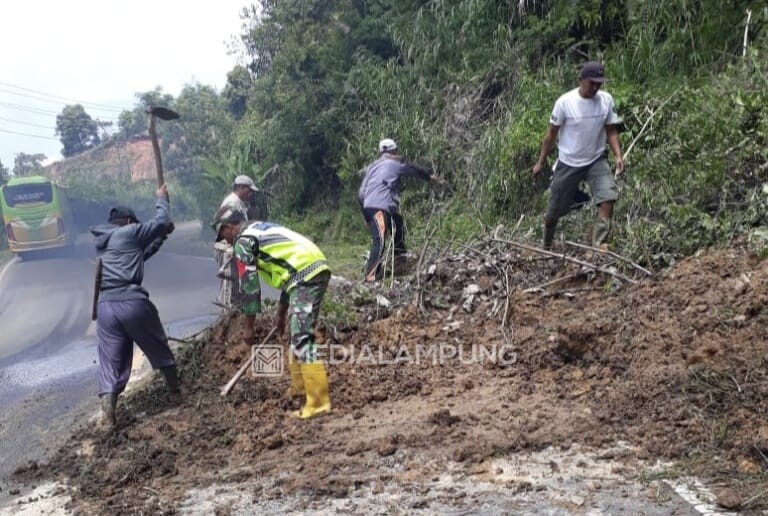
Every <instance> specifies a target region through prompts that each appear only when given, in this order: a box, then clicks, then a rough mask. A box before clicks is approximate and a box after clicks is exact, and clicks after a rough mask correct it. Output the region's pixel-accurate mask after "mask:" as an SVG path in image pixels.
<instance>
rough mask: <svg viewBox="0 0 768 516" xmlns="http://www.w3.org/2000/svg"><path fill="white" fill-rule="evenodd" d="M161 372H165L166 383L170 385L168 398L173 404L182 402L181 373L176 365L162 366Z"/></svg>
mask: <svg viewBox="0 0 768 516" xmlns="http://www.w3.org/2000/svg"><path fill="white" fill-rule="evenodd" d="M160 372H161V373H163V377H164V378H165V384H166V385H167V386H168V399H169V400H170V402H171V404H172V405H174V406H176V405H180V404H181V388H180V387H179V373H178V371H177V369H176V366H175V365H172V366H168V367H162V368H160Z"/></svg>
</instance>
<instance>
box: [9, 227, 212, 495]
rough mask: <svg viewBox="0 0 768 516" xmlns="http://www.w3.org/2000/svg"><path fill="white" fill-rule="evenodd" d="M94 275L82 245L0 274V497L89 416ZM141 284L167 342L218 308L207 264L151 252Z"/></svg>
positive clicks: (92, 407)
mask: <svg viewBox="0 0 768 516" xmlns="http://www.w3.org/2000/svg"><path fill="white" fill-rule="evenodd" d="M192 230H194V229H192ZM177 231H178V230H177ZM94 270H95V252H94V251H93V248H92V247H91V246H90V245H88V244H85V243H84V244H82V245H79V246H78V247H76V248H75V250H74V251H73V252H72V253H70V254H69V255H68V256H58V257H47V258H37V259H32V260H18V259H14V260H12V261H11V262H10V263H7V264H6V265H5V266H3V267H2V268H0V407H2V410H1V411H0V457H2V459H3V460H2V461H0V501H2V498H3V497H4V496H6V495H7V493H8V489H7V488H6V485H7V484H6V480H7V479H8V475H9V474H10V473H11V472H12V471H13V470H14V469H15V468H16V467H17V466H18V465H19V464H22V463H26V462H27V461H29V460H38V461H39V460H41V459H44V458H45V457H46V456H47V455H48V454H49V453H51V452H53V451H55V450H56V449H57V448H58V447H59V445H60V444H61V443H63V442H64V441H65V440H66V439H67V438H68V436H69V435H70V433H71V429H72V428H74V426H75V425H76V424H79V423H87V421H88V420H89V418H90V417H91V416H92V415H93V414H95V413H97V410H98V398H97V396H96V394H97V393H96V390H97V366H96V338H95V323H92V322H91V317H90V315H91V304H92V295H93V283H94ZM144 286H145V287H146V288H147V290H148V291H149V293H150V298H151V299H152V301H153V302H154V303H155V305H156V306H157V308H158V311H159V312H160V317H161V319H162V321H163V324H164V325H165V327H166V332H167V333H168V335H169V336H174V337H183V336H185V335H188V334H189V333H191V332H195V331H198V330H200V329H202V328H204V327H206V326H207V325H209V324H210V323H211V322H212V321H213V320H215V318H216V315H217V314H218V312H219V309H218V308H217V307H216V306H215V305H214V304H213V301H214V300H215V298H216V296H217V294H218V290H219V280H218V279H217V278H216V265H215V263H214V261H213V259H212V258H200V257H194V256H186V255H181V254H174V253H169V252H164V251H163V250H162V249H161V251H160V252H159V253H158V254H157V255H155V256H154V257H152V258H151V259H150V260H149V261H147V263H146V265H145V279H144Z"/></svg>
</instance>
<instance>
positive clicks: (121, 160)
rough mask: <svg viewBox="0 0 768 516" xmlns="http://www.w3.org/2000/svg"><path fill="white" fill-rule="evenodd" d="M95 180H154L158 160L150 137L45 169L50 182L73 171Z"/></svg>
mask: <svg viewBox="0 0 768 516" xmlns="http://www.w3.org/2000/svg"><path fill="white" fill-rule="evenodd" d="M83 171H85V172H87V173H88V174H89V175H91V176H93V177H116V176H122V175H128V176H130V178H131V180H132V181H141V180H147V179H154V178H155V176H156V172H155V161H154V154H153V151H152V142H151V141H150V140H149V138H144V139H140V140H131V141H115V142H112V143H110V144H108V145H103V146H100V147H98V148H96V149H93V150H89V151H86V152H83V153H82V154H78V155H77V156H72V157H71V158H68V159H66V160H62V161H57V162H55V163H52V164H51V165H49V166H48V167H46V170H45V173H46V175H48V176H49V177H50V178H51V179H55V180H60V179H61V178H63V177H66V176H67V175H68V174H71V173H73V172H83Z"/></svg>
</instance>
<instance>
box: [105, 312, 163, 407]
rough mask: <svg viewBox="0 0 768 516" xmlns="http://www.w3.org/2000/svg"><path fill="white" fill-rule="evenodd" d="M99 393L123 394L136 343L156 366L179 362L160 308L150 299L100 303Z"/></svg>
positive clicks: (129, 373) (160, 366)
mask: <svg viewBox="0 0 768 516" xmlns="http://www.w3.org/2000/svg"><path fill="white" fill-rule="evenodd" d="M97 323H98V328H97V330H96V336H97V339H98V350H97V351H98V355H99V394H100V395H101V394H108V393H115V394H120V393H121V392H123V390H125V385H126V384H127V383H128V379H129V378H130V376H131V364H132V362H133V343H134V342H135V343H136V345H137V346H139V349H141V351H143V352H144V354H145V355H146V356H147V359H148V360H149V363H150V364H151V365H152V367H153V368H154V369H158V368H163V367H169V366H172V365H175V363H176V361H175V360H174V358H173V353H172V352H171V348H169V347H168V337H167V336H166V335H165V330H164V329H163V325H162V323H161V322H160V316H159V315H158V313H157V308H156V307H155V305H154V304H153V303H152V302H151V301H150V300H149V299H130V300H127V301H102V302H100V303H99V311H98V319H97Z"/></svg>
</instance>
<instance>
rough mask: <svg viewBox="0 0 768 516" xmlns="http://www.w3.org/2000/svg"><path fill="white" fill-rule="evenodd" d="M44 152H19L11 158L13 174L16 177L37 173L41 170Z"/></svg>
mask: <svg viewBox="0 0 768 516" xmlns="http://www.w3.org/2000/svg"><path fill="white" fill-rule="evenodd" d="M43 161H45V154H26V153H24V152H20V153H18V154H16V158H15V159H14V160H13V175H14V176H16V177H22V176H34V175H38V174H40V173H41V172H42V170H43V165H42V162H43Z"/></svg>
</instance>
